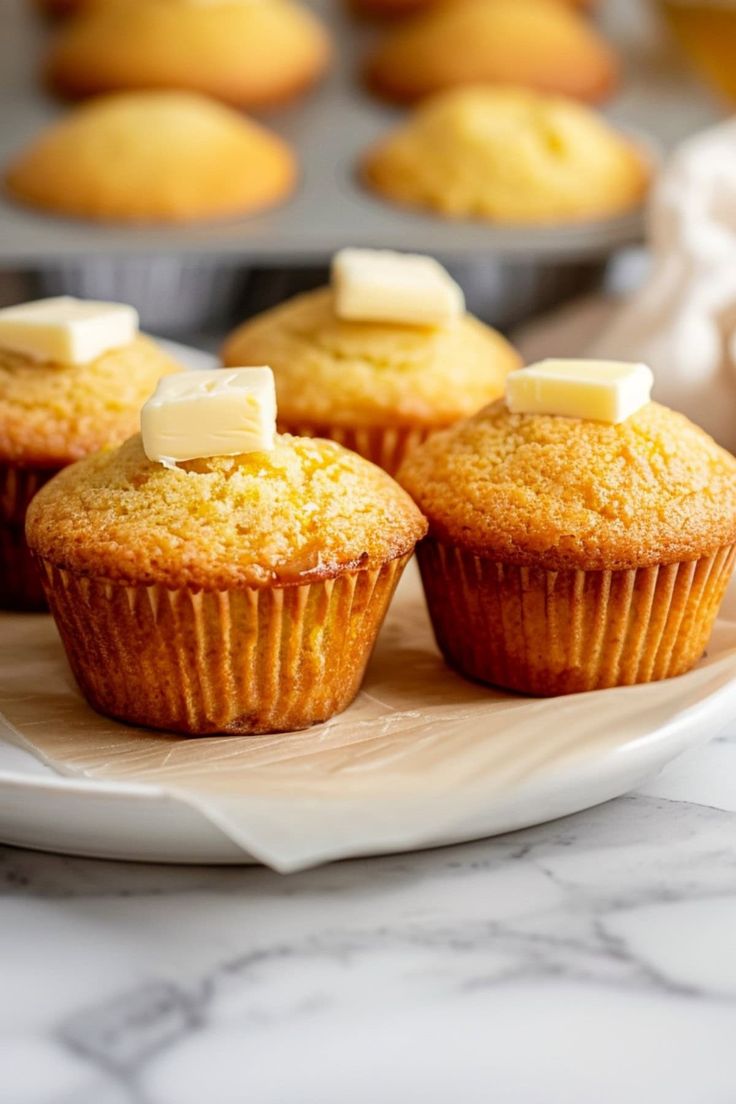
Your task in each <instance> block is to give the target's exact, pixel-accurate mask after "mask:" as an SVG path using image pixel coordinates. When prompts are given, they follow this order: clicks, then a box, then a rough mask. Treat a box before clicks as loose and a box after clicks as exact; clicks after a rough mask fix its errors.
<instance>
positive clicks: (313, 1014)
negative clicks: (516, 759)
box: [0, 724, 736, 1104]
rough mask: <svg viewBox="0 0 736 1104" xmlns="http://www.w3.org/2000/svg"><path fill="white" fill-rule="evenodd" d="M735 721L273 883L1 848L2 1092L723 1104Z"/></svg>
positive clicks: (209, 1102) (158, 1098) (88, 1096)
mask: <svg viewBox="0 0 736 1104" xmlns="http://www.w3.org/2000/svg"><path fill="white" fill-rule="evenodd" d="M735 1039H736V724H731V725H730V727H729V728H727V729H726V732H725V734H721V735H720V736H716V737H715V738H714V740H713V741H712V742H711V743H710V744H709V745H707V746H706V747H704V748H700V749H699V750H698V751H696V752H692V753H690V754H689V755H688V756H686V757H684V758H682V759H681V760H679V761H678V762H676V763H674V764H673V765H672V766H671V767H669V768H668V769H667V770H666V771H665V772H664V773H663V774H662V775H660V777H659V778H658V779H656V780H654V781H652V782H651V783H650V784H649V785H648V786H647V787H646V788H645V789H643V790H641V791H640V792H638V793H637V794H635V795H632V796H630V797H627V798H623V799H621V800H618V801H615V802H612V803H610V804H608V805H605V806H602V807H600V808H598V809H594V810H591V811H590V812H587V813H583V814H580V815H578V816H575V817H570V818H568V819H566V820H562V821H558V822H556V823H553V824H549V825H546V826H542V827H539V828H534V829H531V830H528V831H525V832H520V833H516V834H514V835H511V836H506V837H503V838H499V839H495V840H489V841H485V842H481V843H476V844H472V845H466V846H462V847H453V848H447V849H443V850H437V851H432V852H425V853H423V854H417V855H409V856H401V857H396V858H386V859H376V860H368V861H361V862H349V863H341V864H336V865H334V866H330V867H325V868H322V869H320V870H316V871H311V872H309V873H305V874H300V875H295V876H291V877H288V878H283V877H280V876H279V875H277V874H273V873H270V872H267V871H264V870H262V869H256V868H251V869H247V868H240V869H238V868H231V869H204V868H193V867H190V868H175V867H170V868H164V867H150V866H149V867H146V866H135V865H124V864H114V863H103V862H92V861H87V860H81V859H69V858H63V857H55V856H51V855H41V854H33V853H30V852H22V851H14V850H12V849H10V848H8V849H0V1101H2V1104H190V1102H191V1104H230V1102H233V1104H236V1102H237V1104H241V1102H246V1101H247V1102H249V1104H250V1102H253V1104H291V1102H294V1104H378V1102H380V1104H394V1102H402V1104H403V1102H405V1101H407V1102H408V1101H414V1100H421V1101H422V1102H424V1104H446V1102H448V1101H450V1100H453V1101H457V1102H458V1104H476V1102H477V1104H481V1102H482V1104H490V1102H493V1104H516V1102H519V1104H620V1102H621V1101H626V1102H627V1104H638V1102H641V1104H659V1102H662V1104H665V1102H666V1104H733V1102H734V1101H735V1100H736V1068H735V1067H734V1062H733V1053H734V1040H735Z"/></svg>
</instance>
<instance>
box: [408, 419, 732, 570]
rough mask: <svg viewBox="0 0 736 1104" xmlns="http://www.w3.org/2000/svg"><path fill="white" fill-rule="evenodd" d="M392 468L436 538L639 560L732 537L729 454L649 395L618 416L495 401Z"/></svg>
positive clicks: (568, 561)
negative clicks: (535, 409) (616, 420)
mask: <svg viewBox="0 0 736 1104" xmlns="http://www.w3.org/2000/svg"><path fill="white" fill-rule="evenodd" d="M398 479H399V481H400V482H401V484H402V486H404V487H405V488H406V489H407V490H408V491H409V493H410V494H411V495H412V497H413V498H414V500H415V501H416V502H417V504H418V506H419V508H420V509H421V510H422V511H423V512H424V513H425V514H426V515H427V517H428V518H429V522H430V532H431V533H432V534H433V535H434V536H436V537H437V538H438V539H439V540H441V541H446V542H452V543H457V544H460V545H462V546H463V547H465V548H468V549H470V550H471V551H475V552H477V553H478V554H480V555H484V556H489V557H491V558H492V559H497V560H499V561H501V562H504V563H511V564H517V565H529V566H538V567H543V568H545V569H547V570H558V569H559V570H562V569H565V568H580V569H584V570H604V569H605V570H615V569H618V568H632V567H646V566H649V565H653V564H660V563H674V562H676V561H679V560H689V559H697V558H699V557H700V556H703V555H709V554H711V553H712V552H713V551H714V550H715V549H716V548H718V547H721V546H722V545H725V544H729V543H730V542H732V541H734V540H735V539H736V459H734V457H733V456H731V455H730V453H727V452H725V451H724V449H722V448H720V447H719V446H718V445H717V444H716V443H715V441H713V440H712V439H711V438H710V437H709V436H708V435H707V434H706V433H704V432H703V430H701V429H699V428H698V427H697V426H695V425H693V424H692V422H689V421H688V420H687V418H685V417H683V415H681V414H676V413H674V412H673V411H671V410H668V409H667V408H666V407H663V406H659V405H658V404H657V403H648V404H647V405H646V406H644V407H643V408H642V409H641V410H639V411H638V412H637V413H636V414H634V415H632V417H630V418H628V419H627V420H626V421H625V422H622V423H621V424H620V425H608V424H605V423H603V422H594V421H585V420H581V419H578V418H562V417H554V416H552V415H528V414H510V413H509V412H508V410H507V408H506V406H505V404H504V403H503V402H498V403H494V404H493V405H491V406H489V407H487V408H486V409H485V410H482V411H481V412H480V413H479V414H477V415H476V416H475V417H473V418H471V419H469V420H467V421H465V422H461V423H459V424H458V425H457V426H455V427H453V428H451V429H449V430H445V431H443V432H442V433H438V434H436V435H435V436H433V437H432V438H430V440H428V441H427V442H426V443H425V444H423V445H420V446H419V447H418V448H417V449H415V450H414V451H413V452H412V453H411V455H410V456H409V457H408V458H407V459H406V460H405V462H404V464H403V465H402V467H401V469H400V471H399V474H398Z"/></svg>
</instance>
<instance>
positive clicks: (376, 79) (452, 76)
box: [366, 0, 618, 103]
mask: <svg viewBox="0 0 736 1104" xmlns="http://www.w3.org/2000/svg"><path fill="white" fill-rule="evenodd" d="M617 76H618V63H617V60H616V57H615V54H614V53H613V51H612V49H611V48H610V47H609V46H608V45H607V43H606V42H604V41H603V39H602V38H601V37H600V36H599V35H598V33H597V32H596V31H595V30H594V29H593V27H592V26H591V25H590V24H589V23H588V22H587V21H586V20H585V19H584V18H583V17H582V16H580V15H578V14H577V13H576V12H575V11H573V10H572V9H570V8H568V7H567V6H565V5H563V4H561V3H559V0H455V2H453V3H443V4H440V5H439V6H437V7H434V8H431V9H430V10H429V11H427V12H422V13H420V14H419V15H417V16H416V17H414V18H413V19H411V20H408V21H407V22H405V23H402V24H401V25H400V26H399V27H397V28H395V29H392V30H391V31H389V32H387V34H386V36H385V37H384V38H383V40H382V41H381V42H379V44H378V46H377V47H376V49H375V51H374V52H373V54H372V55H371V56H370V58H369V60H368V64H367V66H366V79H367V81H368V84H369V85H370V87H371V88H372V89H373V90H374V91H375V92H377V93H378V94H379V95H381V96H384V97H386V98H387V99H390V100H396V101H399V102H402V103H407V102H413V101H415V100H418V99H420V98H422V97H423V96H428V95H430V94H432V93H433V92H440V91H442V90H443V89H447V88H454V87H456V86H458V85H465V84H477V83H484V82H487V83H493V84H496V83H499V84H508V83H514V84H518V85H520V86H526V87H529V88H534V89H537V90H538V91H543V92H558V93H562V94H564V95H567V96H573V97H575V98H576V99H580V100H587V101H590V102H597V101H599V100H602V99H605V97H606V96H608V95H610V93H611V92H612V90H613V88H614V86H615V84H616V80H617Z"/></svg>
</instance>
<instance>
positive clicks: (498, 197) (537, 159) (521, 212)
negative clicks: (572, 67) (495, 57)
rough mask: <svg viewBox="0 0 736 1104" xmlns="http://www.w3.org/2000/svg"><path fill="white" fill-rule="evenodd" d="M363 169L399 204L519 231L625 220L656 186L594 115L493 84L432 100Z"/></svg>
mask: <svg viewBox="0 0 736 1104" xmlns="http://www.w3.org/2000/svg"><path fill="white" fill-rule="evenodd" d="M360 172H361V176H362V179H363V181H364V182H365V183H366V184H367V185H368V187H370V188H371V189H373V190H374V191H376V192H378V193H379V194H380V195H382V196H384V197H385V198H387V199H389V200H391V201H393V202H395V203H400V204H406V205H408V206H412V207H419V208H426V209H429V210H431V211H434V212H435V213H437V214H440V215H443V216H446V217H450V218H479V219H486V220H488V221H490V222H497V223H516V224H540V223H555V222H564V221H573V220H580V219H596V218H604V217H607V216H612V215H616V214H621V213H622V212H625V211H628V210H631V209H633V208H635V207H636V206H637V205H638V204H640V203H641V202H642V200H643V198H644V196H645V194H646V191H647V187H648V184H649V179H650V171H649V167H648V165H647V163H646V162H645V160H644V158H643V156H642V154H640V152H639V151H638V150H637V149H636V147H635V146H634V144H633V143H632V142H630V141H629V140H628V139H626V138H625V137H623V136H622V135H619V134H617V133H616V132H615V131H614V130H613V129H612V128H611V127H610V126H609V125H608V123H607V122H606V121H605V120H604V119H603V118H601V117H600V116H598V115H596V114H595V113H594V112H593V111H591V110H590V109H589V108H587V107H584V106H583V105H582V104H577V103H574V102H573V101H572V100H566V99H562V98H561V97H558V96H543V95H540V94H539V93H536V92H531V91H527V90H523V89H517V88H492V87H489V86H485V87H480V86H479V87H474V88H463V89H456V90H454V91H452V92H444V93H442V94H440V95H438V96H436V97H433V98H432V99H430V100H428V101H427V103H425V104H422V105H421V106H420V107H419V108H417V110H416V111H415V113H414V114H413V115H412V116H411V117H410V118H409V119H408V120H407V122H406V123H404V124H402V125H401V126H400V127H399V128H398V129H397V130H395V131H394V132H393V133H392V134H389V135H388V137H387V138H385V139H384V140H382V141H380V142H379V143H378V144H377V145H376V146H375V147H374V148H373V149H372V150H370V151H369V152H368V154H367V155H366V156H365V158H364V159H363V162H362V165H361V168H360Z"/></svg>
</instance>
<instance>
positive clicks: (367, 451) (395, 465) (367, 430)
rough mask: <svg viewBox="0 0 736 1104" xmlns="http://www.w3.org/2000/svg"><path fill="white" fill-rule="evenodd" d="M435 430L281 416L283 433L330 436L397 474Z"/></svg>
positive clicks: (385, 469) (331, 439) (304, 435)
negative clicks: (351, 425) (286, 420)
mask: <svg viewBox="0 0 736 1104" xmlns="http://www.w3.org/2000/svg"><path fill="white" fill-rule="evenodd" d="M432 432H433V431H432V430H431V429H429V428H426V427H422V426H385V427H381V426H353V427H348V426H337V425H330V424H328V423H317V422H301V421H300V422H285V421H283V420H282V419H279V433H291V434H292V435H293V436H294V437H326V438H327V439H328V440H330V441H337V443H338V444H339V445H343V446H344V447H345V448H348V449H351V450H352V451H353V452H357V453H359V454H360V456H363V457H365V459H366V460H370V461H371V463H373V464H377V465H378V467H379V468H383V469H384V471H387V472H388V473H389V475H395V474H396V472H397V471H398V470H399V468H400V467H401V463H402V461H403V459H404V457H405V456H406V455H407V454H408V453H409V452H411V450H412V449H414V448H416V446H417V445H420V444H421V443H422V441H426V439H427V438H428V437H429V435H430V433H432Z"/></svg>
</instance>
